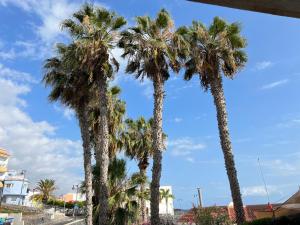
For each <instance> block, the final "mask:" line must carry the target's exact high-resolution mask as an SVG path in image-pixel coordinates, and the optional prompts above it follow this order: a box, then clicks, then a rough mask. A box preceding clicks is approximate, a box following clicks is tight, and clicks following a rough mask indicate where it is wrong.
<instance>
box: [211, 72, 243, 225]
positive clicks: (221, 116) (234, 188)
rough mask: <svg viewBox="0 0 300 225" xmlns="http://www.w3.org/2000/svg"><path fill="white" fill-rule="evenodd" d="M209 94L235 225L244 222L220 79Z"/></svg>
mask: <svg viewBox="0 0 300 225" xmlns="http://www.w3.org/2000/svg"><path fill="white" fill-rule="evenodd" d="M211 93H212V95H213V97H214V103H215V106H216V110H217V118H218V127H219V135H220V141H221V147H222V150H223V154H224V160H225V167H226V171H227V176H228V179H229V184H230V189H231V196H232V200H233V204H234V210H235V214H236V222H237V224H242V223H243V222H245V213H244V209H243V201H242V197H241V191H240V186H239V182H238V178H237V171H236V168H235V162H234V156H233V152H232V147H231V141H230V136H229V130H228V122H227V120H228V119H227V112H226V102H225V96H224V91H223V85H222V78H221V77H220V76H218V78H216V79H215V80H214V81H213V82H212V83H211Z"/></svg>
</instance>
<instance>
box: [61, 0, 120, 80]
mask: <svg viewBox="0 0 300 225" xmlns="http://www.w3.org/2000/svg"><path fill="white" fill-rule="evenodd" d="M125 24H126V20H125V19H124V18H123V17H121V16H118V15H117V14H116V13H114V12H110V11H108V10H106V9H104V8H97V7H93V6H92V5H89V4H85V5H84V6H83V7H82V9H81V10H79V11H78V12H76V13H74V14H73V18H72V19H67V20H65V21H63V23H62V27H63V29H66V30H67V31H68V32H69V33H70V35H71V37H72V38H73V39H74V41H75V43H76V45H77V53H78V55H79V56H80V59H81V60H80V61H81V66H84V67H85V68H86V69H87V71H88V73H89V75H90V80H91V81H94V80H97V79H98V77H97V76H98V75H99V74H100V75H101V76H102V77H104V78H112V75H113V71H114V69H115V70H118V69H119V63H118V62H117V60H116V59H115V58H114V56H113V54H112V52H111V50H112V49H113V48H114V46H115V45H116V43H117V41H118V38H119V35H118V32H117V31H118V30H119V29H120V28H121V27H122V26H124V25H125Z"/></svg>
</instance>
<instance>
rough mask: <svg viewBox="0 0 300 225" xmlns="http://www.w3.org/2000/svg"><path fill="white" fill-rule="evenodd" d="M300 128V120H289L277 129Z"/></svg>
mask: <svg viewBox="0 0 300 225" xmlns="http://www.w3.org/2000/svg"><path fill="white" fill-rule="evenodd" d="M297 126H300V119H298V118H297V119H289V120H285V121H283V122H280V123H278V124H277V127H280V128H291V127H297Z"/></svg>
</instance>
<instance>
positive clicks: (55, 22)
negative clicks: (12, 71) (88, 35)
mask: <svg viewBox="0 0 300 225" xmlns="http://www.w3.org/2000/svg"><path fill="white" fill-rule="evenodd" d="M10 5H13V6H15V7H18V8H20V9H22V10H24V11H26V12H27V13H30V14H33V15H36V16H37V17H38V19H39V20H40V21H38V22H32V21H30V23H31V24H32V25H31V26H32V27H31V28H32V31H33V32H34V34H35V38H33V39H32V40H22V41H17V42H16V43H15V44H14V45H13V46H12V47H11V49H9V50H7V51H4V50H1V51H0V58H2V59H14V58H16V57H32V58H33V59H37V58H38V59H41V58H45V57H46V56H48V55H50V54H51V53H52V51H53V46H54V44H55V43H56V42H62V41H63V40H64V39H65V36H66V35H65V33H64V32H62V31H61V26H60V24H61V22H62V21H63V20H64V19H66V18H69V17H70V16H71V15H72V14H73V13H74V12H75V11H76V10H78V9H79V7H80V5H81V4H80V2H79V1H71V0H60V1H57V0H43V1H40V0H0V6H2V7H8V6H10Z"/></svg>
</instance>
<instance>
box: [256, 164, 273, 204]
mask: <svg viewBox="0 0 300 225" xmlns="http://www.w3.org/2000/svg"><path fill="white" fill-rule="evenodd" d="M257 162H258V167H259V171H260V175H261V178H262V180H263V182H264V185H265V190H266V193H267V197H268V203H270V196H269V192H268V187H267V184H266V180H265V177H264V174H263V172H262V169H261V165H260V160H259V158H257Z"/></svg>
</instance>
